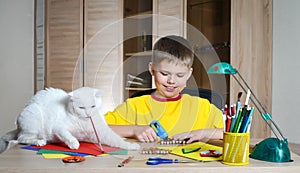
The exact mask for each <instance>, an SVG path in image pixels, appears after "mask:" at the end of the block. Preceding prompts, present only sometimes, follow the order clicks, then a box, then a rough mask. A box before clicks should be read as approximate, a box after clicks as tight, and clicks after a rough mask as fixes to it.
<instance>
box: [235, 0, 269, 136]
mask: <svg viewBox="0 0 300 173" xmlns="http://www.w3.org/2000/svg"><path fill="white" fill-rule="evenodd" d="M231 64H232V66H233V67H235V68H236V69H237V70H238V71H239V72H240V73H241V75H242V76H243V78H244V79H245V80H246V81H247V82H248V84H249V86H250V87H251V89H252V90H253V92H254V93H255V95H256V96H257V97H258V99H259V100H260V101H261V102H262V104H263V105H265V106H266V108H267V110H269V111H271V101H272V0H251V1H248V0H232V1H231ZM230 88H231V90H230V92H231V94H230V98H231V99H230V100H231V101H234V100H236V98H237V94H238V92H239V91H242V89H241V88H240V87H239V86H238V84H237V82H236V81H235V80H234V79H233V78H231V82H230ZM243 95H244V98H245V95H246V93H244V94H243ZM250 104H251V103H250ZM252 105H253V104H252ZM270 113H271V112H270ZM251 134H252V135H251V136H252V137H257V138H260V137H268V136H270V129H269V128H267V126H266V123H265V122H264V121H263V119H262V118H261V116H260V114H259V113H258V111H255V113H254V117H253V122H252V127H251Z"/></svg>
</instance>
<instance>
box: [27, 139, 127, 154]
mask: <svg viewBox="0 0 300 173" xmlns="http://www.w3.org/2000/svg"><path fill="white" fill-rule="evenodd" d="M32 148H40V149H45V150H57V151H67V152H77V153H84V154H90V155H94V156H97V155H101V154H104V153H108V152H113V151H118V150H122V149H121V148H116V147H110V146H107V145H102V148H103V150H104V153H102V151H101V150H100V147H99V145H98V144H94V143H88V142H80V147H79V148H78V149H77V150H72V149H70V148H69V147H68V146H67V145H66V144H64V143H59V144H46V145H44V146H32Z"/></svg>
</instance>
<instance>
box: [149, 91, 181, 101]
mask: <svg viewBox="0 0 300 173" xmlns="http://www.w3.org/2000/svg"><path fill="white" fill-rule="evenodd" d="M151 97H152V98H153V99H154V100H156V101H160V102H169V101H177V100H180V99H181V97H182V94H181V93H180V94H179V95H178V96H177V97H174V98H159V97H157V96H156V95H155V94H154V92H153V93H152V94H151Z"/></svg>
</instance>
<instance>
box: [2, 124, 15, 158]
mask: <svg viewBox="0 0 300 173" xmlns="http://www.w3.org/2000/svg"><path fill="white" fill-rule="evenodd" d="M18 132H19V130H18V129H15V130H12V131H10V132H7V133H6V134H5V135H4V136H2V137H1V138H0V153H2V152H4V151H5V150H6V149H7V147H8V144H9V141H11V140H16V139H17V136H18Z"/></svg>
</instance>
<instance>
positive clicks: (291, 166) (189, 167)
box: [0, 144, 300, 173]
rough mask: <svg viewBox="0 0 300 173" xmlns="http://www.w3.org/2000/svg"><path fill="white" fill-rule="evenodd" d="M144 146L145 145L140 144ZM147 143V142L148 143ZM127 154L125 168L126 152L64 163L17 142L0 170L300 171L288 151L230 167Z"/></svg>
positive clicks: (4, 155)
mask: <svg viewBox="0 0 300 173" xmlns="http://www.w3.org/2000/svg"><path fill="white" fill-rule="evenodd" d="M143 145H144V144H143ZM148 145H149V144H148ZM128 154H129V155H134V159H133V160H132V161H131V162H129V163H128V164H126V165H125V166H124V167H118V164H119V163H120V162H122V161H123V160H124V159H126V158H127V157H128V155H118V156H112V155H111V156H100V157H90V158H87V159H86V161H84V162H80V163H68V164H67V163H63V162H62V161H61V159H44V158H43V157H42V156H41V155H37V154H35V152H34V151H30V150H25V149H20V146H19V145H17V146H15V147H13V148H11V149H9V150H8V151H6V152H4V153H2V154H0V172H1V173H2V172H3V173H4V172H5V173H12V172H23V173H36V172H38V173H52V172H53V173H66V172H70V173H77V172H78V173H99V172H105V173H111V172H112V173H138V172H142V173H155V172H164V173H179V172H181V173H183V172H184V173H189V172H193V173H197V172H201V173H203V172H206V173H209V172H213V173H218V172H223V173H235V172H238V173H248V172H249V173H253V172H260V173H265V172H269V173H276V172H300V156H299V155H297V154H294V153H291V156H292V159H293V160H294V162H289V163H272V162H264V161H259V160H254V159H251V158H250V161H249V164H248V165H246V166H229V165H225V164H222V163H221V162H219V161H214V162H197V163H180V164H162V165H155V166H149V165H146V164H145V163H146V160H147V159H148V157H149V156H147V155H140V154H138V152H137V151H129V153H128ZM165 157H168V158H172V159H175V158H178V159H183V158H179V157H178V156H175V155H167V156H165Z"/></svg>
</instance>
